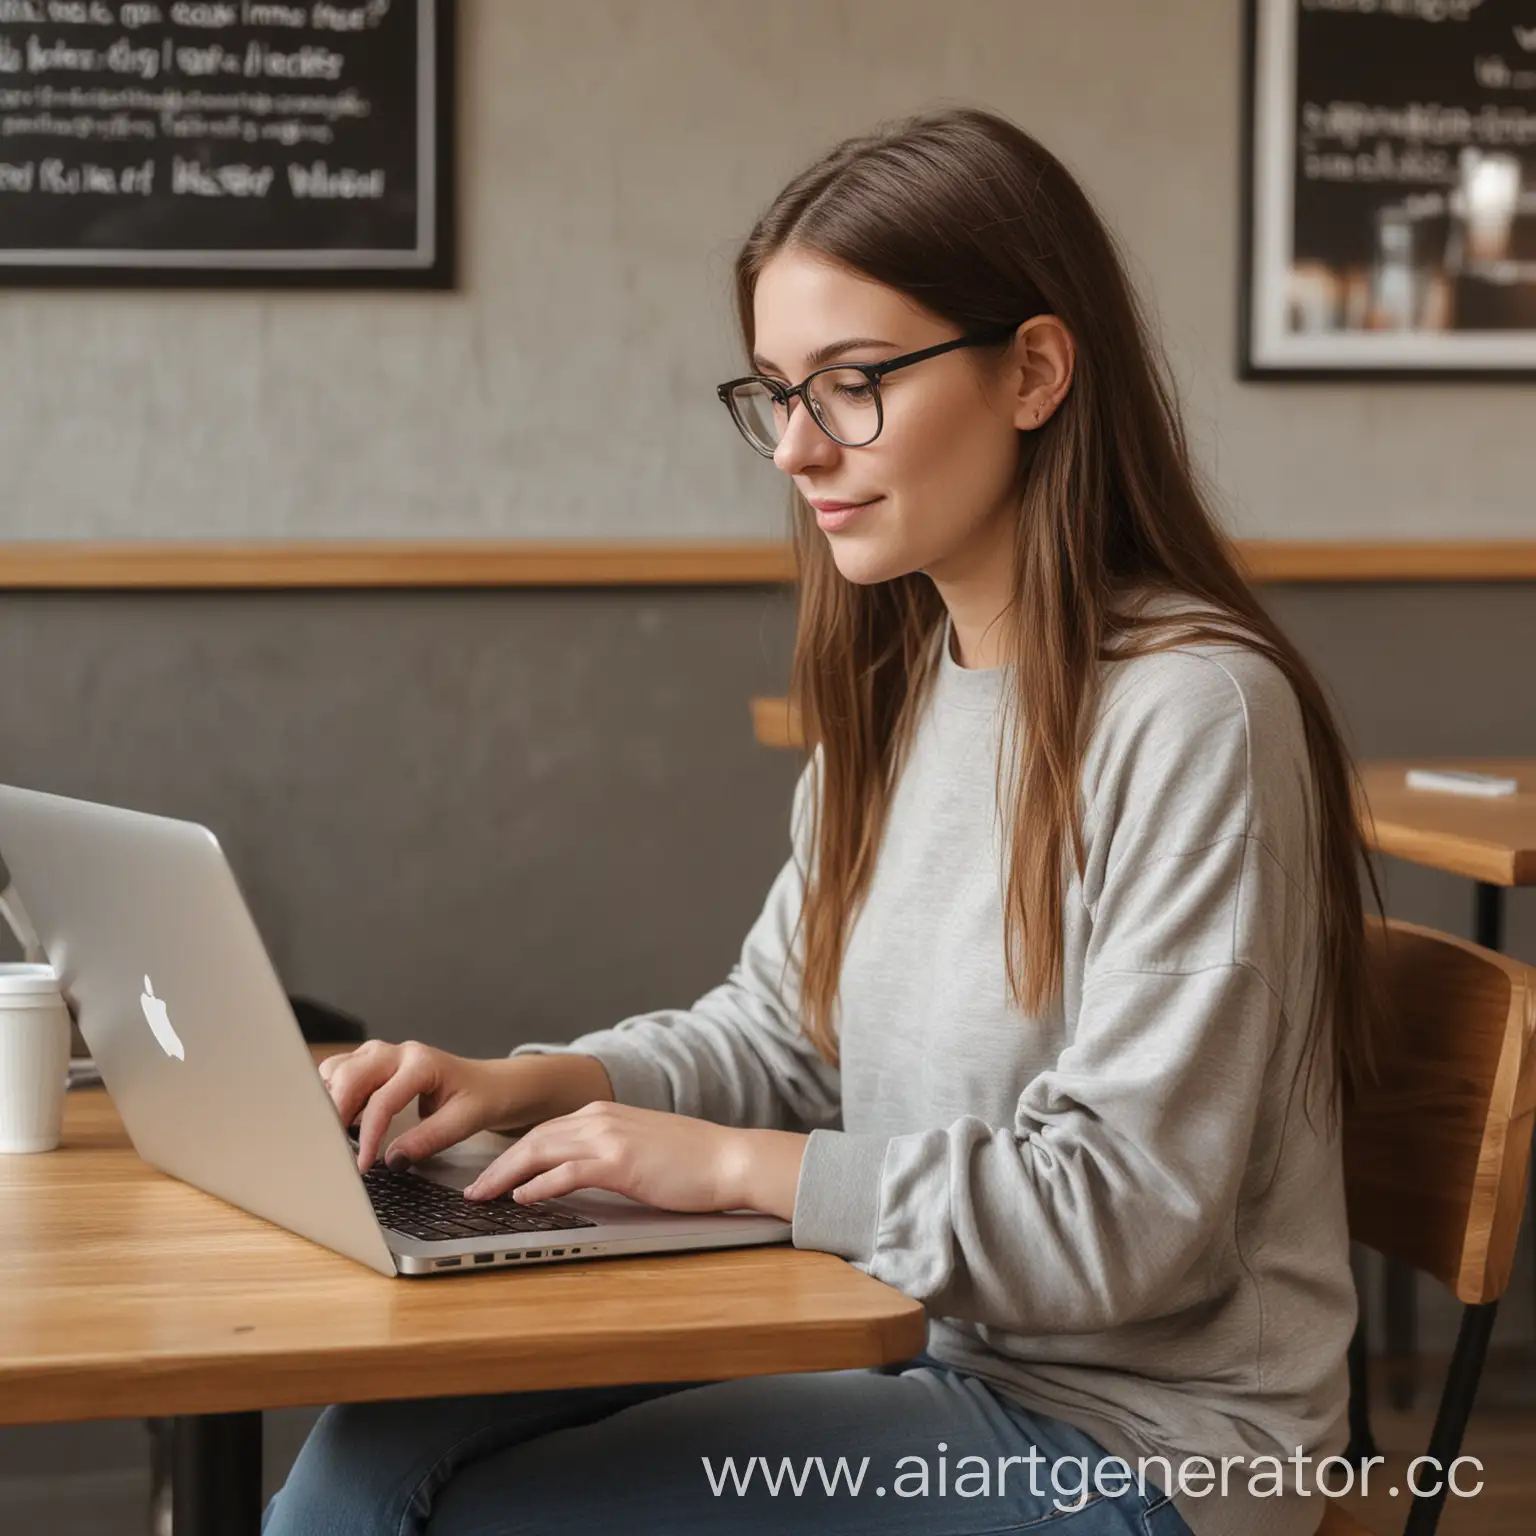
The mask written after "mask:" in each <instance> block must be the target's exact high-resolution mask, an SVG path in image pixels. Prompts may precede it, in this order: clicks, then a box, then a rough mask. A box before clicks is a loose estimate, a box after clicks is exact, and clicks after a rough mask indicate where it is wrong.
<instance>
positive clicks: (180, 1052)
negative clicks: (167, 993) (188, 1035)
mask: <svg viewBox="0 0 1536 1536" xmlns="http://www.w3.org/2000/svg"><path fill="white" fill-rule="evenodd" d="M139 1006H140V1007H141V1008H142V1009H143V1010H144V1017H145V1018H146V1019H147V1020H148V1021H149V1027H150V1029H151V1031H152V1032H153V1033H154V1037H155V1039H156V1040H158V1041H159V1042H160V1049H161V1050H162V1051H164V1052H165V1054H166V1055H167V1056H174V1057H175V1058H176V1060H177V1061H185V1060H186V1059H187V1053H186V1050H185V1048H184V1047H183V1046H182V1043H181V1037H180V1036H179V1035H178V1034H177V1033H176V1031H175V1030H174V1029H172V1028H171V1020H170V1015H169V1014H167V1013H166V1011H165V1004H164V1003H163V1002H161V1001H160V999H159V998H158V997H156V996H155V989H154V985H153V983H151V981H150V979H149V977H148V976H146V977H145V978H144V995H143V996H142V997H141V998H140V999H139Z"/></svg>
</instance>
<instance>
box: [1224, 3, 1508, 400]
mask: <svg viewBox="0 0 1536 1536" xmlns="http://www.w3.org/2000/svg"><path fill="white" fill-rule="evenodd" d="M1247 58H1248V76H1247V85H1248V89H1247V92H1246V105H1247V113H1246V130H1247V131H1246V135H1245V151H1244V162H1245V167H1246V186H1245V189H1244V214H1245V226H1246V239H1245V262H1244V269H1245V270H1244V293H1243V316H1242V324H1241V333H1242V340H1243V350H1242V359H1241V364H1242V371H1243V373H1244V375H1245V376H1246V377H1255V378H1262V377H1270V376H1285V375H1289V376H1298V375H1300V376H1309V377H1316V376H1321V375H1339V374H1353V375H1414V376H1418V377H1424V376H1437V377H1451V376H1455V377H1466V376H1469V375H1472V376H1481V377H1517V376H1524V377H1536V0H1249V12H1248V38H1247Z"/></svg>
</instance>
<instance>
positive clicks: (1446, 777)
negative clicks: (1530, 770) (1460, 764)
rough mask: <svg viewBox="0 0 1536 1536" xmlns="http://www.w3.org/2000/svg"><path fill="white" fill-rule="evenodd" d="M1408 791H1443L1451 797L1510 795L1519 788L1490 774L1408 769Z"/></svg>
mask: <svg viewBox="0 0 1536 1536" xmlns="http://www.w3.org/2000/svg"><path fill="white" fill-rule="evenodd" d="M1408 788H1409V789H1435V790H1443V791H1444V792H1445V793H1446V794H1451V795H1484V796H1499V795H1512V794H1514V793H1515V792H1516V791H1517V790H1518V789H1519V788H1520V784H1519V781H1518V780H1516V779H1502V778H1500V777H1498V775H1497V774H1492V773H1472V772H1470V771H1469V770H1467V769H1464V768H1410V769H1409V770H1408Z"/></svg>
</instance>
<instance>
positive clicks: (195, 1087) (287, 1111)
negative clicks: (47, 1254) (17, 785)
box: [0, 785, 790, 1275]
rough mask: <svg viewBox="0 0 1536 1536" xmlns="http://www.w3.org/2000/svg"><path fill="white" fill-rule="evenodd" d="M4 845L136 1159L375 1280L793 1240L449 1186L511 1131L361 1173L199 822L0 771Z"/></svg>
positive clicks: (652, 1212) (602, 1197) (742, 1216)
mask: <svg viewBox="0 0 1536 1536" xmlns="http://www.w3.org/2000/svg"><path fill="white" fill-rule="evenodd" d="M0 856H3V858H4V860H5V862H6V864H7V865H9V867H10V872H11V877H12V880H13V882H14V883H15V886H16V888H17V890H18V891H19V892H20V894H21V898H22V901H23V902H24V903H25V906H26V909H27V911H28V913H29V914H30V917H31V920H32V923H33V926H34V927H35V928H36V930H37V937H38V939H39V941H40V942H41V944H42V947H43V948H44V949H45V950H46V951H47V954H48V959H49V961H50V962H51V963H52V965H53V967H54V969H55V970H56V971H57V972H58V975H59V978H60V981H61V983H62V986H63V989H64V994H65V997H66V998H67V999H68V1000H69V1002H70V1005H71V1007H72V1009H73V1011H74V1013H75V1017H76V1019H77V1020H78V1022H79V1025H80V1031H81V1034H82V1035H83V1036H84V1037H85V1042H86V1044H87V1045H88V1046H89V1047H90V1049H91V1052H92V1054H93V1056H94V1057H95V1060H96V1065H97V1067H98V1068H99V1070H100V1072H101V1076H102V1080H103V1082H104V1083H105V1085H106V1088H107V1091H108V1092H109V1093H110V1094H111V1095H112V1099H113V1101H114V1103H115V1104H116V1106H117V1110H118V1113H119V1114H120V1115H121V1116H122V1119H123V1124H124V1126H125V1127H126V1129H127V1131H128V1134H129V1136H130V1137H132V1139H133V1145H134V1148H135V1150H136V1151H137V1152H138V1154H139V1156H140V1157H142V1158H143V1159H144V1160H145V1162H147V1163H150V1164H152V1165H153V1166H154V1167H156V1168H160V1169H163V1170H164V1171H165V1172H166V1173H169V1174H172V1175H173V1176H174V1177H176V1178H178V1179H182V1180H185V1182H187V1183H188V1184H194V1185H196V1186H197V1187H198V1188H199V1189H203V1190H207V1191H208V1193H209V1194H212V1195H217V1196H218V1197H219V1198H220V1199H222V1200H227V1201H229V1202H230V1203H231V1204H232V1205H237V1206H239V1207H240V1208H241V1209H242V1210H245V1211H249V1212H251V1213H252V1214H253V1215H256V1216H261V1217H265V1218H266V1220H268V1221H271V1222H275V1223H276V1224H277V1225H278V1226H280V1227H286V1228H287V1229H288V1230H289V1231H290V1232H297V1233H299V1234H301V1235H302V1236H304V1237H307V1238H310V1239H311V1240H313V1241H314V1242H317V1243H321V1244H323V1245H324V1246H325V1247H327V1248H332V1249H334V1250H335V1251H336V1252H338V1253H343V1254H346V1255H347V1256H348V1257H349V1258H353V1259H356V1260H357V1261H358V1262H359V1263H362V1264H367V1265H368V1266H369V1267H370V1268H373V1269H376V1270H378V1271H379V1272H380V1273H381V1274H385V1275H431V1274H440V1273H456V1272H457V1273H462V1272H464V1271H467V1270H471V1269H478V1268H482V1267H496V1266H503V1265H525V1264H545V1263H550V1262H552V1261H559V1260H563V1259H586V1258H596V1257H598V1256H600V1255H611V1254H625V1253H657V1252H663V1251H668V1250H675V1249H686V1248H723V1247H735V1246H740V1245H745V1244H753V1243H773V1242H781V1241H783V1240H784V1239H786V1238H788V1236H789V1235H790V1228H789V1225H788V1223H786V1222H783V1221H780V1220H779V1219H778V1218H776V1217H770V1216H762V1215H756V1214H752V1213H746V1212H743V1213H734V1212H732V1213H725V1214H720V1215H705V1216H697V1215H678V1214H673V1213H670V1212H667V1211H660V1210H656V1209H654V1208H653V1207H650V1206H644V1205H639V1204H636V1203H635V1202H633V1201H630V1200H626V1199H624V1198H623V1197H622V1196H619V1195H612V1194H608V1193H606V1192H604V1191H598V1190H587V1191H582V1192H580V1193H578V1194H575V1195H571V1196H568V1197H566V1198H564V1199H561V1200H556V1201H547V1202H544V1203H542V1204H540V1205H537V1206H519V1205H517V1204H515V1203H514V1202H513V1201H512V1200H511V1199H510V1197H506V1198H503V1199H500V1200H495V1201H477V1202H473V1203H472V1202H470V1201H467V1200H465V1199H464V1198H463V1196H462V1194H461V1193H460V1191H462V1190H463V1189H464V1187H465V1186H466V1185H467V1184H468V1183H469V1182H470V1181H471V1180H472V1179H473V1178H474V1177H475V1175H476V1174H478V1173H479V1171H480V1170H481V1169H482V1168H483V1167H484V1166H485V1165H486V1164H487V1163H488V1162H490V1161H491V1159H492V1158H493V1157H494V1156H495V1155H496V1154H497V1153H498V1152H499V1151H501V1150H503V1149H504V1148H505V1147H506V1146H508V1145H509V1143H508V1142H507V1141H506V1140H505V1139H504V1138H502V1137H499V1136H494V1135H491V1134H488V1133H483V1134H481V1135H479V1136H476V1137H471V1138H470V1139H469V1140H468V1141H465V1142H461V1143H460V1144H459V1145H458V1146H457V1147H454V1148H452V1149H450V1150H449V1151H447V1152H445V1153H443V1154H441V1155H439V1156H438V1157H436V1158H433V1159H430V1160H429V1161H426V1162H423V1163H421V1164H418V1165H417V1166H416V1167H414V1168H413V1169H411V1170H410V1171H408V1172H402V1173H391V1172H390V1171H389V1170H387V1169H385V1168H384V1167H383V1166H382V1165H378V1166H376V1167H375V1168H373V1169H371V1170H370V1171H369V1172H368V1173H367V1174H366V1175H364V1174H360V1173H359V1172H358V1168H357V1157H356V1148H355V1146H354V1145H353V1143H352V1142H351V1140H350V1139H349V1135H348V1131H347V1130H346V1128H344V1127H343V1126H342V1124H341V1120H340V1116H339V1115H337V1113H336V1110H335V1107H334V1106H333V1105H332V1103H331V1098H330V1095H329V1094H328V1093H327V1092H326V1090H325V1085H324V1084H323V1083H322V1082H321V1081H320V1077H319V1074H318V1073H317V1072H316V1070H315V1066H314V1061H313V1058H312V1057H311V1055H310V1052H309V1048H308V1046H307V1045H306V1044H305V1043H304V1038H303V1036H302V1035H301V1034H300V1032H299V1026H298V1023H297V1021H296V1020H295V1019H294V1016H293V1011H292V1009H291V1008H290V1007H289V1005H288V999H287V995H286V994H285V992H284V990H283V988H282V985H281V984H280V983H279V981H278V978H277V975H276V973H275V972H274V971H273V968H272V964H271V961H270V960H269V959H268V958H267V953H266V950H265V948H264V947H263V945H262V942H261V937H260V935H259V934H258V933H257V931H256V925H255V923H254V922H253V921H252V919H251V915H250V911H249V909H248V908H247V906H246V904H245V901H244V899H243V898H242V897H241V894H240V889H239V887H238V885H237V884H236V883H235V878H234V875H233V873H232V872H231V870H230V867H229V864H228V863H227V861H226V860H225V858H224V854H223V851H222V850H221V849H220V847H219V844H218V840H217V839H216V838H215V837H214V836H213V834H212V833H211V832H209V831H208V830H207V829H206V828H205V827H200V826H197V825H194V824H193V823H190V822H183V821H173V820H169V819H167V818H164V817H160V816H147V815H143V814H141V813H139V812H136V811H126V810H119V809H117V808H115V807H112V806H105V805H93V804H90V803H88V802H86V801H81V800H66V799H62V798H60V797H59V796H56V795H45V794H38V793H35V792H33V791H31V790H24V789H13V788H10V787H8V786H4V785H0ZM413 1118H414V1111H412V1112H410V1113H408V1114H407V1115H406V1116H404V1117H397V1121H396V1122H395V1123H393V1124H392V1125H391V1129H390V1134H391V1135H394V1134H398V1132H399V1130H401V1129H403V1128H404V1126H405V1125H406V1124H407V1123H409V1121H410V1120H411V1119H413ZM385 1144H386V1145H387V1142H386V1143H385Z"/></svg>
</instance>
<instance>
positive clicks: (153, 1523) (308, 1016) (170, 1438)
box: [145, 993, 368, 1536]
mask: <svg viewBox="0 0 1536 1536" xmlns="http://www.w3.org/2000/svg"><path fill="white" fill-rule="evenodd" d="M288 1003H289V1006H290V1007H291V1008H292V1009H293V1016H294V1018H295V1019H297V1020H298V1023H299V1030H300V1032H301V1033H302V1034H303V1036H304V1043H305V1044H306V1045H334V1046H335V1047H336V1048H337V1049H338V1050H346V1049H348V1048H349V1047H351V1046H355V1045H361V1044H362V1043H363V1041H364V1040H366V1039H367V1038H368V1030H367V1026H366V1025H364V1023H363V1021H362V1020H361V1019H359V1018H357V1017H356V1016H354V1015H353V1014H350V1013H346V1012H344V1011H343V1010H342V1009H340V1008H336V1007H333V1006H332V1005H331V1004H330V1003H322V1002H320V1001H319V1000H318V999H316V998H313V997H303V996H299V995H296V994H293V993H290V994H289V997H288ZM145 1423H146V1424H147V1425H148V1426H149V1474H150V1499H149V1530H150V1536H172V1532H173V1530H174V1528H175V1521H174V1517H173V1511H174V1505H175V1491H174V1485H175V1465H176V1437H175V1433H174V1427H175V1420H173V1419H147V1420H145Z"/></svg>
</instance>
